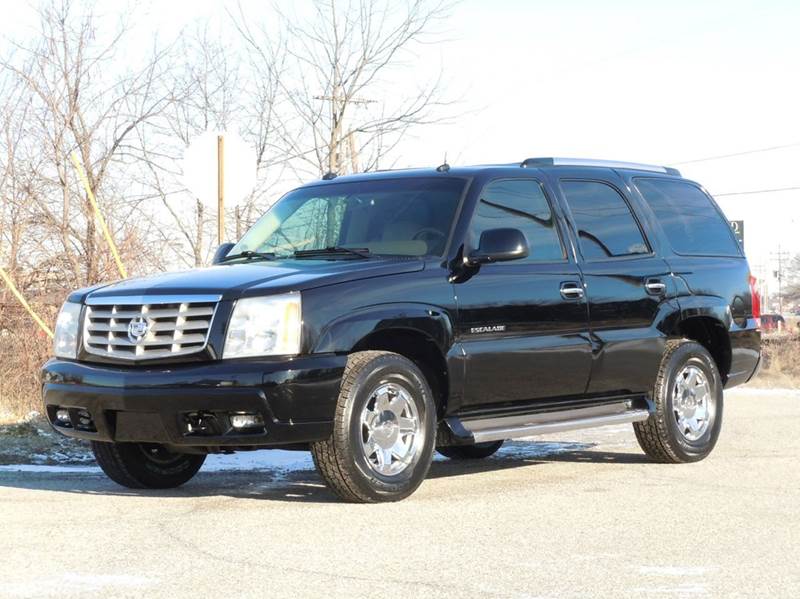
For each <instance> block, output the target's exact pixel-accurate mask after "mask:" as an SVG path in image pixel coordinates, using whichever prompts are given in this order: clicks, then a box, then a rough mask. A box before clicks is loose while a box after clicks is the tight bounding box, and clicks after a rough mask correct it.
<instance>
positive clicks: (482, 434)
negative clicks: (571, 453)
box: [462, 410, 650, 443]
mask: <svg viewBox="0 0 800 599" xmlns="http://www.w3.org/2000/svg"><path fill="white" fill-rule="evenodd" d="M649 416H650V412H648V411H647V410H628V411H626V412H622V413H616V414H604V415H600V416H589V417H585V418H573V419H566V420H556V421H550V422H534V423H530V424H522V425H515V424H514V423H513V422H510V423H508V425H506V426H494V427H488V428H481V427H480V424H481V422H480V421H473V422H471V423H470V422H469V421H466V422H462V424H463V425H464V428H466V429H467V430H468V431H469V432H471V433H472V436H473V438H474V439H475V443H483V442H485V441H501V440H503V439H514V438H518V437H527V436H529V435H543V434H546V433H557V432H562V431H571V430H577V429H581V428H593V427H596V426H606V425H609V424H628V423H631V422H641V421H643V420H647V418H648V417H649ZM495 420H498V419H495ZM470 425H473V426H475V425H477V426H476V427H475V428H471V427H470Z"/></svg>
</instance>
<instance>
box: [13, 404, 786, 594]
mask: <svg viewBox="0 0 800 599" xmlns="http://www.w3.org/2000/svg"><path fill="white" fill-rule="evenodd" d="M259 453H260V454H262V455H263V456H267V457H264V458H263V459H262V458H258V459H249V458H248V460H245V461H244V462H241V464H242V465H241V469H240V470H231V469H229V468H216V469H215V468H213V467H210V471H208V472H201V474H200V475H198V476H197V477H196V478H195V479H194V480H193V481H191V482H190V483H189V484H187V485H186V486H184V487H183V488H181V489H178V490H174V491H168V492H133V491H129V490H126V489H123V488H121V487H118V486H116V485H115V484H114V483H112V482H111V481H109V480H107V479H106V478H105V477H103V476H102V475H101V474H99V473H98V472H97V471H96V470H95V469H92V468H81V467H78V468H74V469H70V468H60V467H56V468H50V469H46V470H45V471H42V470H41V469H38V470H37V469H35V468H34V469H32V470H33V471H15V470H14V468H8V467H5V470H0V597H15V598H16V597H59V598H64V597H87V596H98V597H148V598H157V597H169V598H177V597H193V598H200V597H268V598H280V597H347V598H348V599H350V598H356V597H370V598H372V597H375V598H383V597H392V598H407V597H409V598H410V597H425V598H426V599H427V598H434V597H458V598H471V597H515V598H516V597H520V598H522V597H692V598H695V597H791V598H797V597H800V465H798V454H800V392H797V391H793V392H790V391H786V392H782V391H759V390H747V389H745V390H741V391H739V390H737V391H734V392H732V393H729V394H727V396H726V403H725V414H724V425H723V431H722V436H721V438H720V442H719V444H718V445H717V448H716V450H715V452H714V453H713V454H712V455H711V456H710V457H709V458H708V459H707V460H705V461H703V462H700V463H697V464H689V465H678V466H674V465H659V464H652V463H649V462H648V461H647V460H646V458H645V456H644V455H643V454H642V453H641V451H640V450H639V448H638V446H637V445H636V440H635V438H634V436H633V431H632V430H631V428H630V427H629V426H624V427H607V428H604V429H596V430H593V431H580V432H570V433H562V434H558V435H549V436H547V437H537V438H532V439H530V440H524V441H515V442H508V443H507V444H506V446H505V447H504V449H503V450H502V451H501V453H500V454H498V455H497V456H495V457H493V458H490V459H487V460H483V461H481V462H477V463H469V464H464V463H454V462H450V461H446V460H437V461H436V462H435V463H434V464H433V466H432V469H431V473H430V475H429V477H428V480H426V482H425V483H424V484H423V485H422V487H420V489H419V490H418V491H417V493H415V494H414V495H413V496H411V497H410V498H409V499H407V500H405V501H402V502H399V503H393V504H382V505H350V504H344V503H339V502H337V500H336V499H335V498H334V497H333V496H332V495H331V494H330V493H329V492H328V491H327V490H326V489H325V487H324V486H323V485H322V483H321V481H320V479H319V477H318V476H317V475H316V473H314V472H313V470H309V469H308V464H309V461H308V459H307V457H306V455H305V454H298V455H297V456H296V459H289V460H286V459H285V453H286V452H282V454H281V455H282V458H281V460H277V461H275V462H274V463H273V462H272V461H270V458H269V457H268V454H269V452H259ZM253 455H255V454H253ZM259 460H261V461H259Z"/></svg>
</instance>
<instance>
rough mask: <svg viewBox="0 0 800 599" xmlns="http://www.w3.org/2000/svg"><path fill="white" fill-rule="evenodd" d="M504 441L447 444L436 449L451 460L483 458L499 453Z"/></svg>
mask: <svg viewBox="0 0 800 599" xmlns="http://www.w3.org/2000/svg"><path fill="white" fill-rule="evenodd" d="M503 443H504V441H487V442H486V443H475V444H474V445H447V446H444V447H437V448H436V451H438V452H439V453H440V454H442V455H443V456H444V457H446V458H450V459H451V460H482V459H484V458H488V457H489V456H491V455H494V454H495V453H497V450H499V449H500V448H501V447H502V446H503Z"/></svg>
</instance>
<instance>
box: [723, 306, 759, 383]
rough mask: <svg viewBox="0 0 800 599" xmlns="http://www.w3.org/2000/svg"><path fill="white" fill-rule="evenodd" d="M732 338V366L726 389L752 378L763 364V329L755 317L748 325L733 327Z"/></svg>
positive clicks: (749, 320) (748, 321)
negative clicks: (757, 323)
mask: <svg viewBox="0 0 800 599" xmlns="http://www.w3.org/2000/svg"><path fill="white" fill-rule="evenodd" d="M730 340H731V368H730V372H729V373H728V379H727V381H726V382H725V388H726V389H730V388H731V387H735V386H737V385H742V384H744V383H746V382H748V381H750V380H752V379H753V377H755V376H756V374H757V373H758V370H759V368H760V365H761V331H760V330H759V329H758V328H757V326H756V321H755V319H752V318H750V319H748V320H747V326H744V327H741V328H734V327H732V328H731V330H730Z"/></svg>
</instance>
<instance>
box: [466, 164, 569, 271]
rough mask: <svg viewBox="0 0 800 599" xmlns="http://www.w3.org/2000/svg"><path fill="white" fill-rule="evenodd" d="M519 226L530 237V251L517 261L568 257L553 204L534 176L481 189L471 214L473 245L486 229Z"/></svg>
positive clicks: (550, 260) (491, 183)
mask: <svg viewBox="0 0 800 599" xmlns="http://www.w3.org/2000/svg"><path fill="white" fill-rule="evenodd" d="M503 228H512V229H519V230H520V231H522V232H523V234H524V235H525V238H526V239H527V240H528V248H529V251H530V254H529V255H528V257H527V258H525V259H524V260H519V261H518V262H554V261H560V260H564V259H565V255H564V249H563V247H562V245H561V239H560V238H559V236H558V230H557V229H556V221H555V218H554V217H553V211H552V210H551V209H550V203H549V202H548V201H547V197H546V196H545V195H544V191H543V190H542V186H541V184H540V183H539V182H538V181H535V180H533V179H502V180H498V181H491V182H490V183H488V184H487V185H486V187H484V188H483V191H481V197H480V200H479V203H478V206H477V207H476V209H475V214H474V216H473V217H472V224H471V226H470V234H471V237H472V243H473V245H474V246H477V245H478V241H479V240H480V237H481V233H483V232H484V231H486V230H487V229H503Z"/></svg>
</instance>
